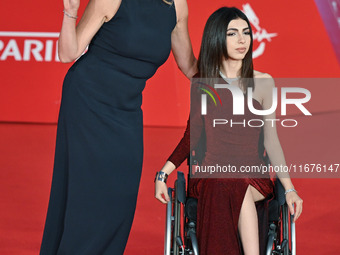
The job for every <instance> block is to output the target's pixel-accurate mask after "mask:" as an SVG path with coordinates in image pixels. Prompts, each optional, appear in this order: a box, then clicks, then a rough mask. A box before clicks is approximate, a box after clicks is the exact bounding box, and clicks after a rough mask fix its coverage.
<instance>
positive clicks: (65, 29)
mask: <svg viewBox="0 0 340 255" xmlns="http://www.w3.org/2000/svg"><path fill="white" fill-rule="evenodd" d="M79 3H80V0H64V19H63V23H62V27H61V31H60V36H59V40H58V55H59V59H60V61H61V62H64V63H68V62H72V61H74V60H75V59H77V58H78V57H79V56H80V55H81V54H82V53H83V52H84V51H85V49H86V47H87V46H88V45H89V43H90V41H91V39H92V38H93V36H94V35H95V34H96V33H97V31H98V30H99V28H100V27H101V26H102V25H103V23H104V22H105V21H108V20H110V19H111V18H112V17H113V16H114V15H115V13H116V12H117V10H118V8H119V6H120V3H121V0H90V1H89V3H88V4H87V6H86V9H85V11H84V13H83V16H82V17H81V19H80V21H79V23H78V25H77V26H76V20H77V13H78V9H79Z"/></svg>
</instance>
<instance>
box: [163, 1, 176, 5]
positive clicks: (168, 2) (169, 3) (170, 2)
mask: <svg viewBox="0 0 340 255" xmlns="http://www.w3.org/2000/svg"><path fill="white" fill-rule="evenodd" d="M163 2H164V3H166V4H168V5H172V4H173V2H174V1H173V0H171V1H168V0H163Z"/></svg>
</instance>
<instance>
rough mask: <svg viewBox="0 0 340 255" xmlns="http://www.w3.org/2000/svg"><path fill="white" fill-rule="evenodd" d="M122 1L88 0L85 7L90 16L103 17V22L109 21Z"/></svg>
mask: <svg viewBox="0 0 340 255" xmlns="http://www.w3.org/2000/svg"><path fill="white" fill-rule="evenodd" d="M121 3H122V0H90V1H89V2H88V5H87V7H86V8H87V9H89V10H88V12H89V13H90V15H95V16H104V22H107V21H109V20H110V19H112V18H113V16H114V15H115V14H116V12H117V11H118V9H119V7H120V5H121Z"/></svg>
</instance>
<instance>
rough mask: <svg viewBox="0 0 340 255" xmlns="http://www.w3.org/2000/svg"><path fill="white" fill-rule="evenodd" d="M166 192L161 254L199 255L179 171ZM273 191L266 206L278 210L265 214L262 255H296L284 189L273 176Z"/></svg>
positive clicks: (291, 218) (194, 230) (194, 227)
mask: <svg viewBox="0 0 340 255" xmlns="http://www.w3.org/2000/svg"><path fill="white" fill-rule="evenodd" d="M168 194H169V197H170V202H168V204H167V206H166V223H165V224H166V226H165V244H164V255H192V254H194V255H199V249H198V242H197V237H196V222H195V221H194V220H192V219H191V218H192V217H188V215H187V214H188V212H185V211H186V210H185V209H186V208H188V207H190V206H192V205H188V201H190V199H192V198H187V194H186V181H185V177H184V174H183V173H182V172H179V171H178V172H177V180H176V181H175V184H174V188H168ZM274 194H275V198H274V199H272V200H271V201H270V202H269V203H270V204H269V208H270V207H271V206H272V208H274V210H277V212H278V213H277V215H276V216H274V218H273V217H271V215H269V222H268V224H269V232H268V239H267V248H266V255H279V254H280V255H296V235H295V223H294V222H293V217H294V216H293V215H290V216H289V210H288V205H287V203H286V201H285V194H284V188H283V186H282V184H281V182H280V180H279V179H277V178H276V180H275V192H274ZM269 211H270V210H269ZM181 221H182V222H183V226H182V230H181ZM289 230H290V233H289ZM289 234H290V235H289ZM183 239H184V243H183ZM289 244H290V245H289ZM289 246H290V247H289Z"/></svg>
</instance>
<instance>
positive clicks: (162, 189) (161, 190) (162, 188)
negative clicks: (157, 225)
mask: <svg viewBox="0 0 340 255" xmlns="http://www.w3.org/2000/svg"><path fill="white" fill-rule="evenodd" d="M163 196H164V198H165V199H164V198H163ZM155 198H156V199H158V200H159V201H161V202H162V203H163V204H166V203H168V202H169V201H170V197H169V195H168V188H167V186H166V184H165V183H164V182H158V181H156V188H155Z"/></svg>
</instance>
